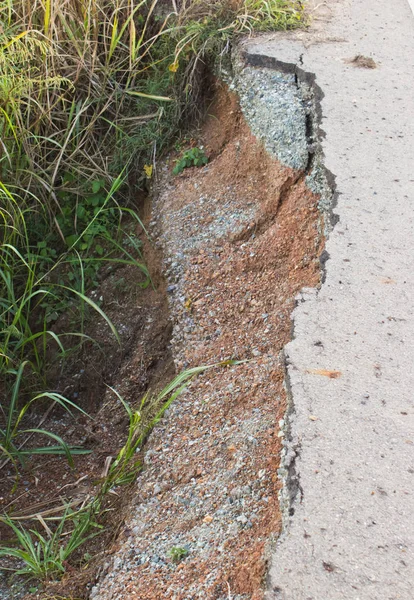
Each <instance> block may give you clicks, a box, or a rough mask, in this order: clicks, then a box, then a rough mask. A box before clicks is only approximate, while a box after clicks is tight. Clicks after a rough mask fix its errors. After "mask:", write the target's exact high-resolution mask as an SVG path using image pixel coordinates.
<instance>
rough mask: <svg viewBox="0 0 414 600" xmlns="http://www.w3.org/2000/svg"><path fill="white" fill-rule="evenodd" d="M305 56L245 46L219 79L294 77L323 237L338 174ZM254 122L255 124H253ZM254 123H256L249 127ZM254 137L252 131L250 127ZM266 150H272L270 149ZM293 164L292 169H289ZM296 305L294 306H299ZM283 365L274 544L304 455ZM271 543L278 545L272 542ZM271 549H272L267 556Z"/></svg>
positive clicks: (294, 497) (297, 492)
mask: <svg viewBox="0 0 414 600" xmlns="http://www.w3.org/2000/svg"><path fill="white" fill-rule="evenodd" d="M300 61H301V57H299V61H298V63H287V62H283V61H280V60H278V59H276V58H275V57H271V56H266V55H263V54H255V53H249V52H247V51H245V50H244V49H243V47H237V48H236V49H235V50H234V51H233V55H232V69H231V71H228V70H227V71H225V70H224V69H222V70H221V72H220V76H221V78H222V79H223V80H225V81H226V83H228V84H229V85H230V87H231V89H235V91H236V92H238V94H239V96H242V94H243V77H244V72H245V69H246V67H252V68H254V69H258V70H259V69H260V70H263V69H265V70H271V71H273V72H278V73H281V74H284V75H289V76H292V77H293V81H294V85H295V86H296V88H297V90H298V92H299V96H300V98H301V99H302V101H303V105H304V107H305V114H306V123H305V126H306V144H307V153H308V160H307V164H306V168H305V175H306V184H307V186H308V187H309V188H310V189H311V190H312V191H313V192H314V193H316V194H318V195H319V196H320V200H319V209H320V212H321V215H322V220H323V230H322V231H320V232H319V233H320V234H321V235H324V236H325V239H326V238H327V237H328V236H329V235H330V233H331V231H332V229H333V228H334V227H335V225H336V223H337V222H338V220H339V217H338V215H337V214H336V213H335V207H336V205H337V201H338V195H339V192H338V190H337V187H336V181H335V175H334V174H333V173H331V171H329V170H328V169H327V168H326V166H325V164H324V159H325V156H324V152H323V148H322V141H323V140H324V138H325V132H324V131H323V129H322V126H321V123H322V108H321V102H322V100H323V97H324V93H323V91H322V89H321V88H320V87H319V86H318V84H317V83H316V76H315V74H314V73H310V72H307V71H305V70H304V69H302V68H301V66H300ZM241 107H242V110H243V101H242V98H241ZM243 112H244V116H245V117H246V120H247V122H249V114H248V111H245V110H243ZM249 124H251V123H249ZM251 125H252V124H251ZM252 130H253V133H256V132H255V131H254V128H253V127H252ZM264 142H265V146H266V147H267V149H269V145H268V144H266V140H264ZM276 158H277V159H278V160H280V161H281V162H282V163H283V162H284V161H283V156H281V155H277V154H276ZM287 166H291V165H287ZM328 259H329V254H328V252H327V251H326V250H324V251H323V252H322V254H321V255H320V256H319V262H320V269H321V283H323V282H324V281H325V277H326V268H325V266H326V262H327V260H328ZM317 293H318V290H317V289H311V288H305V289H303V290H302V291H301V293H300V294H298V296H297V297H296V299H295V300H296V306H297V305H298V304H299V303H302V302H306V301H307V300H310V299H311V298H312V297H314V296H315V295H317ZM296 306H295V308H296ZM294 338H295V332H294V321H293V320H292V339H294ZM283 360H284V364H285V391H286V398H287V406H286V412H285V416H284V419H283V420H282V421H281V422H280V428H281V429H280V434H279V435H280V436H281V437H282V445H283V447H282V451H281V455H280V467H279V469H278V477H279V480H280V482H281V489H280V492H279V506H280V510H281V514H282V531H281V534H280V535H279V537H278V539H277V540H276V544H277V543H279V542H281V541H282V540H283V538H284V536H285V535H286V532H287V530H288V528H289V523H290V520H291V518H292V517H293V515H294V513H295V506H296V505H297V504H298V503H299V504H300V503H301V502H302V499H303V489H302V486H301V482H300V473H299V472H298V470H297V467H296V462H297V458H298V457H299V456H300V452H301V443H300V439H296V438H295V437H294V436H293V433H292V429H293V428H292V424H293V421H294V419H295V404H294V399H293V394H292V390H291V382H290V374H289V369H290V365H289V359H288V356H287V354H286V353H283ZM271 545H272V546H273V545H274V541H273V540H271ZM270 551H271V549H270V548H269V552H270Z"/></svg>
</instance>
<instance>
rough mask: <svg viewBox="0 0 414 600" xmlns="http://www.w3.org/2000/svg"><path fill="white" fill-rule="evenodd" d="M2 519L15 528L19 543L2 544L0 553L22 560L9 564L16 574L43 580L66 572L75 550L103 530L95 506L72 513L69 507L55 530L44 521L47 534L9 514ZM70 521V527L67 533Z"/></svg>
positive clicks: (11, 527) (14, 531)
mask: <svg viewBox="0 0 414 600" xmlns="http://www.w3.org/2000/svg"><path fill="white" fill-rule="evenodd" d="M2 521H3V522H4V523H5V524H6V525H8V527H10V529H11V530H12V531H13V533H14V534H15V536H16V540H17V544H18V545H17V547H4V546H2V547H1V548H0V557H1V556H6V557H9V558H10V557H11V558H15V559H17V560H18V561H19V562H20V563H22V566H16V567H14V568H9V570H12V571H14V573H15V574H16V575H24V576H26V577H27V578H28V579H37V580H40V581H46V580H49V579H51V578H56V577H59V576H61V575H63V574H64V573H65V572H66V566H67V564H66V563H67V560H68V559H69V558H70V557H71V556H72V554H73V553H74V552H75V551H76V550H77V549H78V548H79V547H80V546H82V545H83V544H85V543H86V542H87V541H88V540H90V539H92V538H93V537H96V536H97V535H99V533H100V531H101V527H100V526H99V525H98V524H97V523H96V522H95V517H94V514H93V511H92V507H90V508H89V509H88V510H86V511H83V512H81V513H78V514H72V513H71V511H70V509H66V511H65V513H64V515H63V516H62V518H61V519H60V521H59V524H58V526H57V527H56V529H55V531H54V532H52V531H51V530H50V529H49V527H48V526H47V525H46V523H45V522H44V521H43V523H44V526H45V529H46V534H45V535H42V534H41V533H39V531H36V530H35V529H25V528H24V527H23V526H21V525H18V524H16V523H15V522H14V521H13V519H11V518H10V517H8V516H6V517H2ZM68 524H69V531H68V532H67V535H64V533H65V528H67V526H68ZM92 528H98V530H99V531H95V532H94V533H90V531H91V529H92Z"/></svg>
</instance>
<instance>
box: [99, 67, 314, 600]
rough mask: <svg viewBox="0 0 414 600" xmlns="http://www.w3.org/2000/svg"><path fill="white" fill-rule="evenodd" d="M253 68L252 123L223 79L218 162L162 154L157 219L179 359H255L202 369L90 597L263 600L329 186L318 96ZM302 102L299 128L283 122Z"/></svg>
mask: <svg viewBox="0 0 414 600" xmlns="http://www.w3.org/2000/svg"><path fill="white" fill-rule="evenodd" d="M256 71H257V70H256ZM256 77H257V81H258V82H259V84H258V87H257V86H256V88H254V87H252V86H249V85H247V84H246V81H248V80H247V79H246V80H245V85H244V87H243V85H240V84H239V85H238V84H237V82H236V83H230V88H232V87H234V86H235V87H238V89H239V91H240V94H241V98H242V101H241V104H242V106H245V107H249V109H248V110H245V112H246V114H247V116H248V117H249V110H250V117H249V122H251V123H252V128H251V127H250V126H249V124H248V123H247V121H246V118H245V116H244V115H243V112H242V110H241V109H240V105H239V100H238V96H237V95H236V94H235V93H234V92H232V91H229V88H228V87H227V86H226V85H225V84H223V83H217V84H216V93H215V100H214V102H213V104H212V106H211V107H210V109H209V111H208V112H209V117H208V119H207V121H206V123H205V125H204V127H203V129H202V131H201V132H200V137H199V140H198V141H197V143H198V145H200V144H204V147H205V149H206V152H207V154H208V155H209V157H210V162H209V164H208V165H207V166H205V167H204V168H201V169H197V168H192V169H186V170H185V171H184V172H183V174H182V175H179V176H177V177H173V176H172V175H171V169H172V166H173V161H172V160H170V163H168V161H167V162H166V163H165V164H164V165H159V173H158V175H159V182H158V189H157V193H156V197H155V199H154V203H153V209H152V221H151V235H152V236H153V238H154V239H155V240H156V241H157V245H158V246H159V248H160V249H161V250H162V252H163V256H164V270H165V274H166V277H167V280H168V282H167V284H168V287H167V294H168V297H169V307H170V315H171V320H172V324H173V334H172V352H173V358H174V361H175V365H176V368H177V370H180V369H182V368H184V367H188V366H195V365H200V364H212V363H217V362H218V361H221V360H225V359H229V358H232V359H238V360H240V361H243V362H242V363H241V364H239V365H237V366H228V367H221V368H216V369H213V370H210V371H208V372H206V373H205V374H204V375H202V376H200V377H199V378H198V379H197V380H195V381H194V382H193V383H192V384H191V385H190V386H189V388H188V390H187V391H186V393H185V394H184V395H183V396H182V397H181V398H180V399H179V400H178V401H177V402H176V403H175V404H174V405H173V406H172V407H171V408H170V409H169V411H168V414H167V416H166V418H165V419H164V420H163V422H162V424H161V425H160V426H158V427H157V429H156V430H155V431H154V432H153V434H152V436H151V438H150V441H149V445H148V450H147V453H146V459H145V461H146V470H145V472H144V473H143V474H142V476H141V477H140V478H139V480H138V482H137V486H136V494H135V498H134V501H133V506H132V507H131V511H130V515H131V516H130V518H128V519H127V520H126V522H125V526H124V527H123V530H122V532H121V535H120V537H119V540H118V542H117V544H116V546H115V547H114V548H112V549H111V550H110V553H108V560H106V562H105V564H104V565H103V566H102V568H101V572H100V577H99V580H98V582H97V583H96V585H94V586H93V587H92V589H91V593H90V598H92V599H100V600H118V599H119V600H120V599H122V600H129V599H131V600H132V599H133V598H136V599H139V600H158V599H160V600H161V599H164V598H165V599H167V598H168V599H175V600H190V599H195V598H203V599H211V600H213V599H216V600H224V599H226V600H228V599H229V598H232V599H233V600H248V599H249V600H259V599H260V598H262V597H263V592H262V589H263V581H264V578H265V576H266V560H267V555H268V551H269V548H270V546H271V544H272V541H273V540H274V539H276V538H277V535H278V533H279V532H280V527H281V514H280V509H279V504H278V492H279V491H280V487H281V481H280V479H279V477H278V468H279V466H280V455H281V452H282V451H283V446H284V435H285V434H284V432H283V431H284V427H283V426H284V414H285V409H286V392H285V388H284V359H283V347H284V345H285V344H286V343H287V342H288V341H289V339H290V337H291V322H290V314H291V311H292V309H293V307H294V303H295V296H296V295H297V294H298V292H299V291H300V290H301V288H303V286H312V287H314V286H317V285H318V283H319V280H320V264H319V256H320V255H321V252H322V249H323V243H324V239H323V234H322V232H323V230H324V217H323V215H322V213H321V211H320V210H319V208H318V203H319V200H320V196H319V195H318V194H315V193H313V192H311V191H310V189H309V188H308V187H307V185H306V178H307V177H308V176H309V170H307V166H308V165H309V161H308V154H309V143H310V142H309V139H308V137H307V132H306V113H307V111H308V112H309V110H310V108H309V99H307V100H305V99H302V98H301V96H300V94H299V92H298V90H297V88H295V81H294V80H293V79H292V77H290V76H279V75H275V74H274V73H273V72H271V71H268V70H266V69H261V70H260V71H258V72H257V74H256ZM275 77H276V79H275V80H274V81H273V79H274V78H275ZM289 77H290V79H289ZM272 78H273V79H272ZM278 86H279V88H280V87H281V88H282V89H283V90H284V94H285V96H286V106H285V105H284V104H283V102H281V100H280V95H279V96H278V94H277V89H276V88H277V87H278ZM275 89H276V92H275ZM272 94H273V97H274V98H275V100H274V102H277V107H276V108H277V110H276V108H275V112H274V113H273V111H272V106H274V107H275V105H272V102H273V100H272ZM292 98H293V99H294V102H295V109H294V111H293V112H294V113H295V114H293V113H292V112H290V113H289V115H290V116H289V119H290V120H291V121H292V123H293V122H295V129H294V131H295V132H296V133H295V134H294V135H291V138H289V135H288V134H289V127H287V126H286V122H285V123H284V124H283V123H281V121H280V119H283V118H284V115H285V109H286V110H288V111H289V110H290V109H289V106H291V100H292ZM246 103H247V104H246ZM261 106H262V107H263V106H264V107H265V109H264V110H265V113H264V112H262V113H260V111H261V108H260V107H261ZM260 114H262V117H260V116H259V115H260ZM272 115H273V117H274V118H275V119H276V122H275V125H274V127H273V128H272V127H271V119H272ZM295 115H296V116H295ZM261 121H262V122H263V121H266V123H267V125H266V131H265V133H264V134H263V139H258V137H257V135H259V130H260V122H261ZM252 131H253V132H252ZM292 131H293V129H292ZM254 133H256V136H255V135H254ZM271 138H273V142H272V144H273V146H272V144H271V143H270V141H271ZM276 138H277V139H276ZM282 138H283V139H282ZM269 140H270V141H269ZM266 148H267V149H266ZM280 148H282V150H283V152H282V156H279V154H280V153H279V150H278V149H280ZM289 152H291V154H289ZM293 154H294V157H293ZM277 156H279V158H282V159H283V158H284V157H285V159H284V163H285V164H282V163H281V162H279V160H277ZM289 156H291V157H293V158H292V160H291V161H290V162H289V161H288V162H289V165H290V166H289V165H287V164H286V163H287V160H286V157H289ZM292 167H296V168H292ZM174 549H175V550H174ZM177 549H178V550H177Z"/></svg>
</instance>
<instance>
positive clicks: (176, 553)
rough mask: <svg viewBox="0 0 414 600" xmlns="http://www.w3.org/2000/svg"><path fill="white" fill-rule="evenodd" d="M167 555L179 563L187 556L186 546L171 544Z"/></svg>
mask: <svg viewBox="0 0 414 600" xmlns="http://www.w3.org/2000/svg"><path fill="white" fill-rule="evenodd" d="M168 556H169V557H170V558H171V560H172V562H174V563H179V562H181V561H182V560H183V559H184V558H186V557H187V556H188V550H187V548H181V546H173V547H172V548H171V550H170V551H169V552H168Z"/></svg>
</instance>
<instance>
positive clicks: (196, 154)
mask: <svg viewBox="0 0 414 600" xmlns="http://www.w3.org/2000/svg"><path fill="white" fill-rule="evenodd" d="M207 163H208V158H207V156H206V154H205V152H204V150H203V149H202V148H197V147H196V148H190V150H186V151H185V152H184V154H183V155H182V157H181V158H179V159H178V160H177V161H176V165H175V167H174V169H173V173H174V175H179V174H180V173H182V172H183V171H184V169H187V168H188V167H202V166H204V165H206V164H207Z"/></svg>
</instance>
